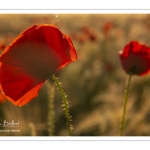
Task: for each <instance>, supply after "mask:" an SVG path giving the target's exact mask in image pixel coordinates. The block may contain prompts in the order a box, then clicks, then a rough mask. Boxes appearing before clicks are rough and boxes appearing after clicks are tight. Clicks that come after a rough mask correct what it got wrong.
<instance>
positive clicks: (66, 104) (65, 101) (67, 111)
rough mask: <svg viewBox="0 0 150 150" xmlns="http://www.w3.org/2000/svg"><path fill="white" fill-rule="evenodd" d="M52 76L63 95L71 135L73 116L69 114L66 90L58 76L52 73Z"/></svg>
mask: <svg viewBox="0 0 150 150" xmlns="http://www.w3.org/2000/svg"><path fill="white" fill-rule="evenodd" d="M52 78H53V80H54V82H55V85H56V86H57V87H58V90H59V92H60V94H61V96H62V100H63V107H64V111H65V116H66V119H67V125H68V134H69V136H71V129H72V125H71V123H70V121H71V120H70V119H71V116H70V115H69V104H68V101H67V95H66V94H65V93H64V90H63V89H62V86H61V83H60V82H59V81H58V80H57V78H56V77H55V76H54V75H52Z"/></svg>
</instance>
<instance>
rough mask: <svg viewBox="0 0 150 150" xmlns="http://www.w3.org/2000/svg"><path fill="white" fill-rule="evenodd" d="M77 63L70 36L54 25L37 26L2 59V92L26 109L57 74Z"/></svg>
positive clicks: (3, 54) (6, 50)
mask: <svg viewBox="0 0 150 150" xmlns="http://www.w3.org/2000/svg"><path fill="white" fill-rule="evenodd" d="M76 59H77V55H76V51H75V48H74V46H73V44H72V41H71V39H70V37H69V36H67V35H65V34H63V33H62V32H61V31H60V30H59V29H58V28H57V27H55V26H53V25H47V24H41V25H38V26H37V25H34V26H32V27H30V28H28V29H27V30H25V31H23V32H22V33H21V34H20V35H19V36H18V37H17V38H16V39H15V40H14V41H13V42H12V43H11V45H10V46H8V47H7V48H6V49H5V50H4V52H3V53H2V55H1V56H0V88H1V90H2V91H3V93H4V95H5V96H6V97H7V99H8V100H10V101H11V102H12V103H14V104H15V105H18V106H23V105H25V104H27V103H28V102H29V101H30V100H31V99H33V98H34V97H36V96H37V95H38V91H39V89H40V88H41V87H42V85H43V83H44V82H45V81H46V80H47V79H48V78H49V77H50V76H51V75H52V74H53V73H54V72H55V71H56V70H58V69H61V68H63V67H65V66H66V65H67V64H68V63H71V62H73V61H75V60H76Z"/></svg>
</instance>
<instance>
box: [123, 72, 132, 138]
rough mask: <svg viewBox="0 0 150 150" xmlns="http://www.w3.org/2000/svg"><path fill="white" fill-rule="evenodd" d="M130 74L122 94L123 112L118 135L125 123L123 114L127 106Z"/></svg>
mask: <svg viewBox="0 0 150 150" xmlns="http://www.w3.org/2000/svg"><path fill="white" fill-rule="evenodd" d="M131 76H132V74H130V75H129V77H128V80H127V84H126V87H125V95H124V107H123V114H122V120H121V127H120V136H122V135H123V131H124V124H125V114H126V107H127V101H128V94H129V86H130V81H131Z"/></svg>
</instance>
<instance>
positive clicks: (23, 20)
mask: <svg viewBox="0 0 150 150" xmlns="http://www.w3.org/2000/svg"><path fill="white" fill-rule="evenodd" d="M0 20H1V21H0V22H1V23H0V53H1V52H2V51H3V50H4V49H5V47H6V46H8V45H9V44H10V43H11V42H12V40H13V39H14V38H15V37H16V36H17V35H18V34H20V32H22V31H23V30H25V29H26V28H28V27H29V26H32V25H34V24H41V23H44V24H54V25H56V26H57V27H58V28H59V29H60V30H61V31H62V32H63V33H65V34H67V35H69V36H70V37H71V39H72V42H73V44H74V46H75V48H76V51H77V55H78V59H77V61H76V62H74V63H71V64H69V65H68V66H67V67H65V68H64V69H62V70H60V71H59V72H57V73H56V75H57V76H58V77H59V78H60V81H61V82H62V84H63V88H64V91H65V93H66V94H67V96H68V101H69V103H70V105H71V106H70V108H69V109H70V115H71V116H72V125H73V127H74V129H73V131H72V135H73V136H118V135H119V129H120V121H121V117H122V111H123V100H124V88H125V84H126V80H127V78H128V75H127V74H126V73H125V71H124V70H123V69H122V66H121V64H120V60H119V57H118V52H119V51H120V50H122V49H123V48H124V47H125V45H126V44H127V43H129V42H130V41H131V40H137V41H139V42H140V43H144V44H146V45H147V46H150V34H149V33H150V15H148V14H143V15H140V14H136V15H135V14H126V15H124V14H116V15H111V14H107V15H104V14H42V15H41V14H35V15H33V14H32V15H29V14H22V15H21V14H16V15H15V14H5V15H4V14H0ZM49 99H53V102H54V108H53V104H50V102H49ZM52 108H53V109H52ZM53 116H54V118H53ZM4 120H7V121H8V122H12V121H13V120H14V122H18V121H19V127H16V128H15V129H18V130H20V132H0V136H18V135H20V136H32V135H35V136H50V135H51V134H50V132H53V135H54V136H66V135H68V130H67V125H66V118H65V115H64V112H63V108H62V100H61V97H60V96H59V94H58V93H57V90H56V88H55V87H54V86H53V83H52V82H51V83H50V82H49V81H46V82H45V84H44V85H43V87H42V89H41V90H40V91H39V95H38V97H36V98H34V99H33V100H32V101H31V102H30V103H28V104H27V105H25V106H23V107H18V106H14V105H13V104H12V103H10V102H9V101H8V100H6V98H5V97H4V96H3V95H2V94H0V124H2V123H3V122H4ZM50 123H52V124H53V125H52V126H50ZM5 129H8V127H5V128H4V127H0V130H5ZM9 129H14V128H12V127H10V128H9ZM51 130H52V131H51ZM124 135H126V136H150V75H146V76H143V77H140V76H133V78H132V80H131V86H130V93H129V99H128V103H127V113H126V122H125V130H124Z"/></svg>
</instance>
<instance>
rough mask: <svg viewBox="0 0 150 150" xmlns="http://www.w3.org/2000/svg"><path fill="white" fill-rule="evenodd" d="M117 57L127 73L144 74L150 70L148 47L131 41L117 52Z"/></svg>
mask: <svg viewBox="0 0 150 150" xmlns="http://www.w3.org/2000/svg"><path fill="white" fill-rule="evenodd" d="M119 57H120V60H121V64H122V67H123V69H124V70H125V71H126V72H127V73H132V74H137V75H146V74H147V73H148V72H150V47H147V46H145V45H142V44H139V43H138V42H136V41H132V42H130V43H129V44H127V45H126V46H125V48H124V50H123V51H120V52H119Z"/></svg>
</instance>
